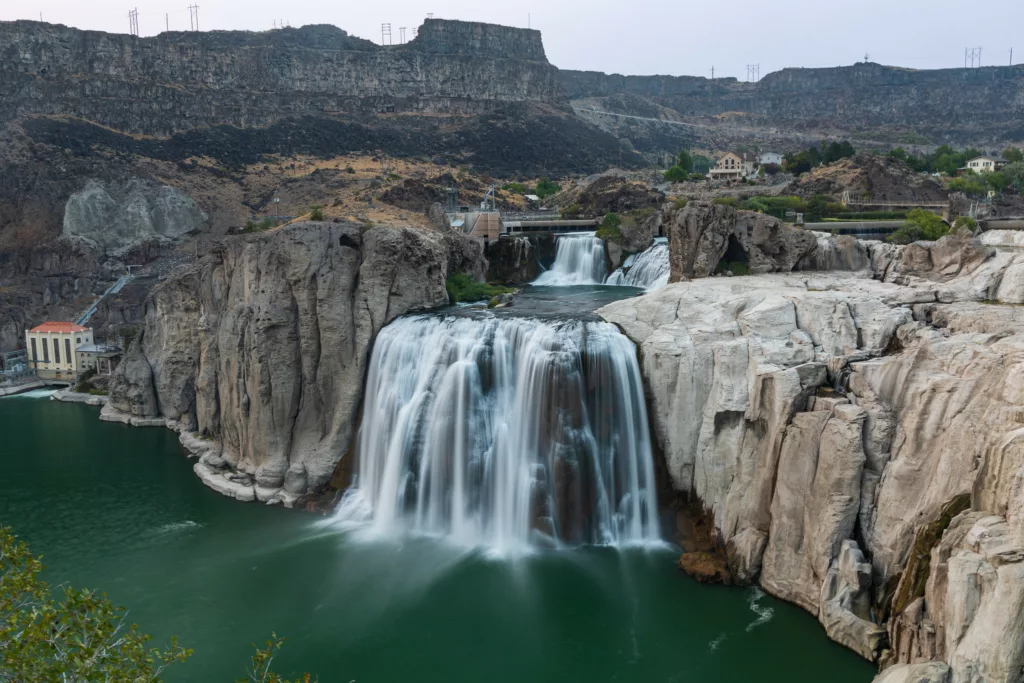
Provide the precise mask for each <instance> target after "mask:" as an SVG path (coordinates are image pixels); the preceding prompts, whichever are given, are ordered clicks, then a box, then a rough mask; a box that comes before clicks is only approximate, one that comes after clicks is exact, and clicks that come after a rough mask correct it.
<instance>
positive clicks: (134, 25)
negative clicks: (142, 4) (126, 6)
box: [128, 7, 139, 38]
mask: <svg viewBox="0 0 1024 683" xmlns="http://www.w3.org/2000/svg"><path fill="white" fill-rule="evenodd" d="M128 33H130V34H131V35H133V36H135V37H136V38H138V37H139V8H138V7H136V8H135V9H131V10H128Z"/></svg>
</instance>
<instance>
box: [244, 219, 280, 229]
mask: <svg viewBox="0 0 1024 683" xmlns="http://www.w3.org/2000/svg"><path fill="white" fill-rule="evenodd" d="M272 227H274V221H272V220H271V219H269V218H264V219H263V220H261V221H260V222H259V223H256V222H254V221H252V220H251V219H250V220H247V221H246V222H245V228H244V229H243V230H242V232H263V231H264V230H269V229H270V228H272Z"/></svg>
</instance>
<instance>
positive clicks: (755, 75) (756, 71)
mask: <svg viewBox="0 0 1024 683" xmlns="http://www.w3.org/2000/svg"><path fill="white" fill-rule="evenodd" d="M759 80H761V65H760V64H747V82H748V83H757V82H758V81H759Z"/></svg>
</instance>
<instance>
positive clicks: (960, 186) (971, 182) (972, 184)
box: [947, 175, 988, 197]
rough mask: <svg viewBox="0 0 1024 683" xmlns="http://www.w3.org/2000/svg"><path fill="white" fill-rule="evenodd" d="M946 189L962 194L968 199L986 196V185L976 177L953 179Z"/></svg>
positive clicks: (968, 176)
mask: <svg viewBox="0 0 1024 683" xmlns="http://www.w3.org/2000/svg"><path fill="white" fill-rule="evenodd" d="M947 187H948V189H949V191H950V192H963V193H964V194H965V195H967V196H969V197H984V196H985V195H987V194H988V184H987V183H986V182H985V181H984V179H982V178H981V177H980V176H977V175H965V176H963V177H962V178H953V179H952V180H950V181H949V185H948V186H947Z"/></svg>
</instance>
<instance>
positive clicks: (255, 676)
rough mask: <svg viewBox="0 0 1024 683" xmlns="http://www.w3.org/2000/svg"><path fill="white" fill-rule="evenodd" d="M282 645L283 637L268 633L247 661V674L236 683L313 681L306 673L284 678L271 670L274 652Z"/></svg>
mask: <svg viewBox="0 0 1024 683" xmlns="http://www.w3.org/2000/svg"><path fill="white" fill-rule="evenodd" d="M282 645H284V638H279V637H278V636H277V634H276V633H271V634H270V640H268V641H267V642H266V643H265V644H264V646H263V647H262V648H256V653H255V654H254V655H253V656H252V660H251V661H250V663H249V671H248V676H246V677H245V678H239V679H238V680H237V681H236V683H315V680H314V679H313V678H312V677H311V676H310V675H309V674H308V673H307V674H302V675H301V677H299V678H293V679H291V680H286V679H285V678H284V677H283V676H281V674H279V673H275V672H274V671H273V670H271V668H270V667H271V664H273V662H274V653H275V652H277V651H278V650H280V649H281V646H282Z"/></svg>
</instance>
